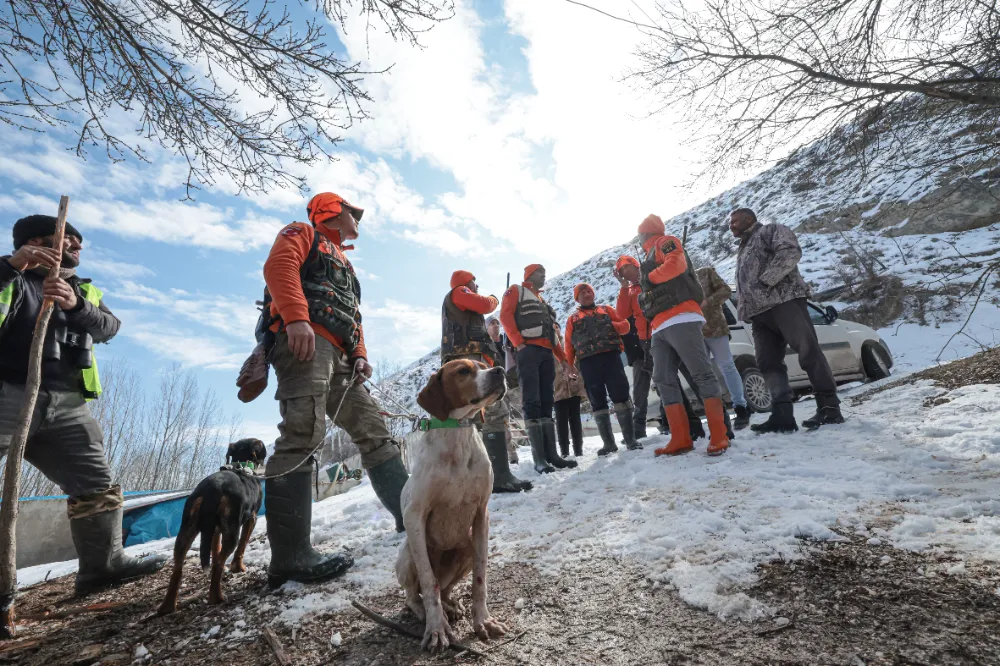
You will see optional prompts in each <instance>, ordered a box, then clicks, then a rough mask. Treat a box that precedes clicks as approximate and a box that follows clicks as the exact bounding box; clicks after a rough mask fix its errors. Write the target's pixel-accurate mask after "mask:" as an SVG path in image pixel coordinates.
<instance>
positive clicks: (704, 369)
mask: <svg viewBox="0 0 1000 666" xmlns="http://www.w3.org/2000/svg"><path fill="white" fill-rule="evenodd" d="M702 326H703V324H702V323H701V322H686V323H683V324H674V325H673V326H668V327H666V328H664V329H660V330H659V331H657V332H656V333H654V334H653V344H652V346H651V350H652V352H653V381H654V382H656V388H657V390H658V391H659V392H660V402H662V403H663V405H664V406H667V405H676V404H680V403H682V402H683V401H684V393H683V390H682V389H681V380H680V378H678V376H677V370H678V367H679V366H680V364H681V363H683V364H684V365H685V366H687V369H688V371H690V373H691V379H693V380H694V386H693V387H692V388H695V389H697V391H698V395H699V397H700V398H701V399H702V400H706V399H708V398H718V397H720V396H721V395H722V389H721V387H720V386H719V380H718V378H717V377H716V376H715V370H714V369H713V367H712V361H711V360H709V357H708V350H707V349H706V348H705V338H704V336H703V335H702V333H701V329H702Z"/></svg>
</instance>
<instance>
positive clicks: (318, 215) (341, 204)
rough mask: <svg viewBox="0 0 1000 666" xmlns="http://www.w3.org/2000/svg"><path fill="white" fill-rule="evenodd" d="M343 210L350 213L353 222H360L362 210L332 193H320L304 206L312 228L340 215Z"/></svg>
mask: <svg viewBox="0 0 1000 666" xmlns="http://www.w3.org/2000/svg"><path fill="white" fill-rule="evenodd" d="M344 208H346V209H348V210H349V211H351V215H353V216H354V219H355V220H358V221H359V222H360V221H361V216H362V215H363V214H364V212H365V211H364V210H363V209H361V208H358V207H357V206H352V205H351V204H350V203H349V202H348V201H347V200H346V199H344V197H342V196H340V195H339V194H334V193H333V192H320V193H319V194H317V195H316V196H314V197H313V198H312V199H310V200H309V203H307V204H306V214H307V215H309V221H310V222H312V223H313V226H315V225H317V224H321V223H323V222H326V221H327V220H329V219H330V218H331V217H337V216H338V215H340V211H341V210H343V209H344Z"/></svg>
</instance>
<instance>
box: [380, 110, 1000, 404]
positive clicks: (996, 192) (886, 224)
mask: <svg viewBox="0 0 1000 666" xmlns="http://www.w3.org/2000/svg"><path fill="white" fill-rule="evenodd" d="M937 129H938V132H936V134H935V136H933V137H928V136H924V137H920V136H913V137H911V140H912V142H913V145H914V151H913V152H912V154H911V163H910V164H909V165H900V164H896V163H886V162H885V161H884V159H883V158H882V157H881V155H880V152H879V150H878V148H879V144H878V141H877V138H872V137H871V136H870V133H866V132H858V133H852V132H850V131H849V130H844V129H841V130H838V131H836V132H834V133H832V134H831V136H830V137H828V138H826V139H823V140H821V141H818V142H816V143H814V144H812V145H810V146H807V147H805V148H802V149H800V150H798V151H796V152H795V153H794V154H792V155H791V156H789V157H788V158H787V159H785V160H783V161H782V162H780V163H779V164H777V165H776V166H774V167H773V168H771V169H769V170H767V171H765V172H763V173H761V174H759V175H758V176H756V177H754V178H752V179H750V180H748V181H746V182H744V183H742V184H740V185H738V186H737V187H734V188H733V189H731V190H728V191H726V192H723V193H722V194H720V195H718V196H717V197H714V198H712V199H710V200H708V201H706V202H704V203H703V204H701V205H699V206H697V207H695V208H692V209H691V210H689V211H686V212H685V213H682V214H680V215H677V216H676V217H674V218H671V219H669V220H667V221H666V226H667V232H668V233H671V234H674V235H676V236H678V237H680V236H682V234H683V233H684V229H685V226H686V227H687V238H688V249H689V251H690V252H691V253H692V255H693V260H694V261H695V262H700V263H704V262H710V263H712V264H713V265H715V267H716V268H717V269H718V270H719V272H720V273H721V274H722V275H723V277H725V278H726V279H727V280H730V281H732V279H733V274H734V271H735V251H736V246H735V242H734V240H733V238H732V236H731V234H730V233H729V230H728V227H727V226H726V219H727V216H728V213H729V211H731V210H733V209H734V208H737V207H741V206H745V207H749V208H752V209H754V210H755V211H756V212H757V214H758V217H759V218H760V220H761V221H762V222H764V223H771V222H777V223H781V224H786V225H788V226H790V227H792V228H793V229H795V230H796V231H797V232H798V233H799V240H800V242H801V244H802V248H803V258H802V262H801V264H800V269H801V271H802V273H803V275H804V276H805V278H806V279H807V280H808V281H809V282H810V283H811V284H812V286H813V287H814V290H815V291H818V292H821V291H824V290H827V289H832V288H836V287H842V286H844V285H845V284H846V285H848V286H850V287H852V288H851V289H848V290H847V291H846V292H844V293H843V294H841V295H839V296H838V299H841V300H838V301H836V302H835V303H834V304H835V305H836V306H837V307H838V308H840V309H841V310H842V311H844V314H845V317H848V318H853V319H857V320H861V321H862V323H866V324H869V325H872V326H873V327H874V328H880V329H881V328H889V327H892V326H894V325H896V324H898V322H900V321H907V322H916V323H919V324H921V325H926V326H939V325H940V324H941V323H943V322H951V321H955V320H956V319H957V318H958V317H960V316H963V315H965V314H967V312H968V308H969V305H968V303H969V301H971V300H972V299H971V298H968V299H964V301H965V302H964V303H963V302H962V301H963V296H964V295H965V292H966V291H967V290H968V288H969V286H971V285H972V284H973V282H974V281H975V280H976V279H977V278H978V276H979V275H980V274H981V273H982V270H983V267H984V266H985V265H987V264H988V263H990V262H994V261H997V260H998V259H1000V161H997V162H995V163H986V164H984V163H981V162H971V161H970V159H968V158H963V157H961V156H960V155H961V154H962V153H963V152H965V151H966V149H967V148H968V147H969V145H970V144H971V143H974V142H976V141H983V140H984V138H983V137H981V136H979V135H977V134H976V133H975V132H974V131H972V130H971V129H970V128H969V127H953V126H948V125H943V126H941V127H938V128H937ZM932 157H935V158H937V159H936V161H935V160H932ZM932 161H934V165H932V166H927V163H928V162H932ZM650 212H655V211H650ZM639 222H640V220H630V221H623V222H622V224H623V226H624V225H627V226H633V225H634V226H636V227H637V226H638V224H639ZM638 251H639V248H638V245H637V243H636V241H635V239H633V240H632V241H630V242H629V243H626V244H623V245H618V246H615V247H612V248H609V249H607V250H605V251H604V252H601V253H599V254H597V255H595V256H593V257H591V258H590V259H588V260H586V261H584V262H583V263H581V264H580V265H579V266H577V267H576V268H574V269H572V270H570V271H567V272H566V273H563V274H561V275H557V276H554V277H552V278H551V279H550V281H549V283H548V284H547V285H546V288H545V298H546V300H548V302H549V303H550V304H551V305H552V306H553V307H554V308H555V310H556V312H557V313H558V316H559V320H560V322H565V321H566V318H567V317H568V315H569V314H570V313H571V312H572V311H573V309H574V308H575V307H576V306H575V303H574V301H573V287H574V286H575V285H576V284H577V283H579V282H589V283H590V284H591V285H593V287H594V289H595V290H596V292H597V301H598V302H599V303H612V304H613V303H614V301H615V298H616V297H617V294H618V283H617V281H616V280H615V279H614V277H613V276H612V274H611V270H612V268H613V266H614V263H615V260H616V259H617V258H618V257H619V256H620V255H621V254H626V253H627V254H632V255H633V256H637V255H638ZM866 266H867V267H870V269H871V270H870V271H869V270H866ZM873 276H874V277H873ZM997 294H998V289H997V285H996V275H994V276H993V277H992V278H991V280H990V283H989V284H988V287H987V289H986V291H985V294H984V300H985V301H986V302H992V303H994V304H996V303H997ZM977 316H978V315H977ZM952 357H953V356H952ZM437 367H438V357H437V350H435V351H434V352H432V353H430V354H428V355H427V356H425V357H423V358H421V359H420V360H418V361H416V362H414V363H413V364H411V365H410V366H408V367H407V368H405V369H404V370H403V371H402V372H400V373H399V374H398V375H397V376H396V377H394V378H393V380H391V382H389V384H388V386H387V388H390V389H391V390H392V392H393V394H394V395H395V396H396V397H397V398H399V399H401V400H402V401H404V402H406V401H408V402H406V404H409V405H411V406H413V408H414V409H416V407H415V405H414V403H413V399H414V397H415V396H416V393H417V391H419V389H420V387H422V386H423V383H424V382H425V381H426V378H427V377H428V376H429V375H430V374H431V373H432V372H434V371H435V370H436V369H437Z"/></svg>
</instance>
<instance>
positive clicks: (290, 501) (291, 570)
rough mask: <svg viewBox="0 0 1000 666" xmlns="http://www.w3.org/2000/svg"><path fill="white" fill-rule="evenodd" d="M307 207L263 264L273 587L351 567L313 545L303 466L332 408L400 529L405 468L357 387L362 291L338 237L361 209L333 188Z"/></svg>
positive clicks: (366, 369) (365, 372) (363, 373)
mask: <svg viewBox="0 0 1000 666" xmlns="http://www.w3.org/2000/svg"><path fill="white" fill-rule="evenodd" d="M306 211H307V213H308V215H309V222H308V223H305V222H294V223H292V224H290V225H288V226H287V227H285V228H284V229H282V230H281V231H280V232H279V233H278V237H277V239H276V240H275V242H274V246H273V247H272V248H271V253H270V255H269V256H268V258H267V261H266V262H265V264H264V280H265V282H266V283H267V291H266V293H265V303H269V312H270V315H271V318H272V319H273V324H272V326H271V330H272V331H273V332H274V333H275V335H276V337H275V342H274V346H273V348H272V351H271V363H272V364H273V365H274V370H275V374H276V375H277V377H278V390H277V392H276V393H275V399H277V400H278V401H279V403H280V408H281V418H282V420H281V423H280V424H279V425H278V431H279V433H280V435H279V437H278V439H277V441H275V443H274V455H272V456H271V460H270V461H269V462H268V464H267V473H268V475H269V476H271V475H275V474H284V475H283V476H278V477H276V478H268V479H267V481H266V482H265V499H264V505H265V510H266V513H267V537H268V541H269V542H270V546H271V563H270V565H269V567H268V583H269V584H270V585H272V586H277V585H281V584H282V583H284V582H285V581H287V580H294V581H298V582H302V583H312V582H318V581H323V580H327V579H329V578H332V577H334V576H337V575H339V574H341V573H343V572H344V571H345V570H346V569H347V568H349V567H350V566H351V564H353V559H352V558H351V557H350V556H349V555H346V554H335V555H323V554H321V553H319V552H317V551H316V550H314V549H313V547H312V546H311V545H310V539H309V535H310V530H311V515H312V484H311V483H310V482H311V479H312V474H311V470H310V465H309V464H308V463H307V464H304V465H300V463H302V462H303V461H304V460H306V459H307V457H308V456H309V455H310V454H311V453H312V451H314V450H315V449H316V448H317V447H318V446H319V445H320V444H321V443H322V441H323V437H324V434H325V431H326V427H325V426H326V423H325V421H326V417H327V416H329V417H331V418H333V417H334V416H335V413H336V418H335V419H334V423H335V424H336V425H337V426H338V427H340V428H343V429H344V430H345V431H346V432H347V434H348V435H350V437H351V439H352V440H353V441H354V443H355V444H356V445H357V447H358V449H359V450H360V452H361V464H362V465H363V466H364V468H365V469H366V470H367V472H368V477H369V478H370V479H371V483H372V487H373V488H374V490H375V494H376V495H377V496H378V498H379V501H381V502H382V505H383V506H385V507H386V508H387V509H388V510H389V511H390V512H391V513H392V514H393V516H394V517H395V519H396V529H397V530H398V531H402V529H403V526H402V525H403V523H402V513H401V511H400V492H401V491H402V489H403V485H404V484H405V483H406V480H407V473H406V468H405V467H403V461H402V459H401V458H400V451H399V445H398V444H397V443H396V442H395V441H393V439H392V435H390V434H389V430H388V428H387V427H386V424H385V420H384V419H383V418H382V416H381V415H380V414H379V407H378V405H377V403H376V402H375V401H374V400H373V399H372V397H371V395H370V394H369V393H368V391H367V390H366V389H365V387H364V385H363V382H364V380H365V379H367V378H368V377H370V376H371V374H372V369H371V366H370V365H369V364H368V360H367V351H366V350H365V337H364V331H363V329H362V327H361V313H360V311H359V305H360V300H361V289H360V286H359V283H358V277H357V274H356V273H355V272H354V268H353V267H352V266H351V262H349V261H348V260H347V257H346V256H345V255H344V251H345V250H348V249H351V247H350V246H345V245H344V243H345V242H346V241H351V240H354V239H355V238H357V237H358V222H359V221H360V220H361V215H362V213H363V212H364V211H362V209H360V208H358V207H357V206H352V205H351V204H349V203H348V202H347V201H345V200H344V199H343V198H342V197H340V196H338V195H336V194H333V193H330V192H323V193H321V194H317V195H316V196H314V197H313V198H312V199H311V200H310V201H309V204H308V206H307V207H306ZM352 378H353V380H354V381H351V380H352ZM338 408H339V411H338Z"/></svg>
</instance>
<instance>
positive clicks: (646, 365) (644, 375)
mask: <svg viewBox="0 0 1000 666" xmlns="http://www.w3.org/2000/svg"><path fill="white" fill-rule="evenodd" d="M642 344H643V353H642V358H640V359H637V360H636V362H635V363H633V364H632V421H633V422H634V423H635V429H636V432H646V411H647V410H648V406H649V385H650V383H651V382H652V381H653V352H652V351H651V350H650V349H649V348H648V347H647V346H646V343H645V341H643V343H642Z"/></svg>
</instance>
